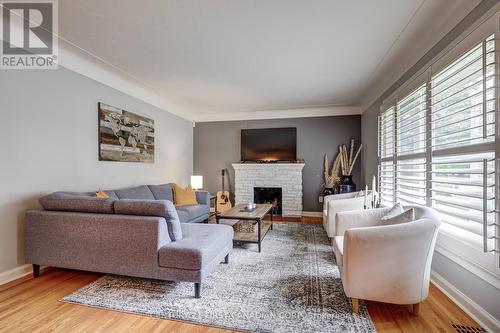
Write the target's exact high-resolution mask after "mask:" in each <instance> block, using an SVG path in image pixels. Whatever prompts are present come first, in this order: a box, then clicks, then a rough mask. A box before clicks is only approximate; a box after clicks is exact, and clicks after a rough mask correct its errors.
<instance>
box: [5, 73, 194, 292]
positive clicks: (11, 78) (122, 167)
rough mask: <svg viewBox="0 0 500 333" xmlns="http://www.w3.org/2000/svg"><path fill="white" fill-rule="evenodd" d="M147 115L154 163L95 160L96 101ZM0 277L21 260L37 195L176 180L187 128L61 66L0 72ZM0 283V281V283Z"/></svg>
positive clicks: (185, 173)
mask: <svg viewBox="0 0 500 333" xmlns="http://www.w3.org/2000/svg"><path fill="white" fill-rule="evenodd" d="M98 102H105V103H107V104H110V105H113V106H116V107H121V108H123V109H126V110H128V111H132V112H136V113H141V114H144V115H147V116H149V117H151V118H153V119H154V120H155V134H156V137H155V146H156V151H155V153H156V161H155V163H154V164H145V163H122V162H99V161H98V149H97V148H98V147H97V144H98V141H97V140H98V138H97V134H98V128H97V103H98ZM0 151H1V155H0V156H1V157H0V277H1V276H2V273H3V276H4V277H5V276H8V273H5V272H7V271H11V270H13V269H14V268H16V267H19V266H21V265H23V264H24V263H25V261H24V258H23V256H24V254H23V242H24V237H23V225H24V214H25V212H26V210H27V209H30V208H36V207H38V198H39V197H40V196H42V195H44V194H47V193H50V192H53V191H58V190H71V191H73V190H74V191H94V190H96V189H97V188H104V189H108V188H110V189H112V188H123V187H127V186H131V185H138V184H146V183H147V184H159V183H165V182H170V181H176V182H179V183H181V184H183V185H187V184H188V181H189V175H190V174H191V173H192V169H193V128H192V123H191V122H190V121H188V120H185V119H182V118H179V117H177V116H174V115H172V114H170V113H168V112H166V111H163V110H161V109H158V108H156V107H154V106H151V105H149V104H147V103H144V102H142V101H140V100H138V99H135V98H133V97H130V96H128V95H125V94H123V93H121V92H119V91H117V90H115V89H112V88H110V87H108V86H105V85H102V84H100V83H98V82H96V81H94V80H91V79H89V78H87V77H84V76H81V75H79V74H76V73H74V72H72V71H69V70H67V69H64V68H60V69H58V70H10V71H6V70H0ZM0 282H1V281H0Z"/></svg>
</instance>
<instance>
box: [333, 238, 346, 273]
mask: <svg viewBox="0 0 500 333" xmlns="http://www.w3.org/2000/svg"><path fill="white" fill-rule="evenodd" d="M333 251H334V252H335V259H336V260H337V265H338V266H342V259H343V257H344V236H335V237H334V238H333Z"/></svg>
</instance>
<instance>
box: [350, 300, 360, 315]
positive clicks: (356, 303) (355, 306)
mask: <svg viewBox="0 0 500 333" xmlns="http://www.w3.org/2000/svg"><path fill="white" fill-rule="evenodd" d="M351 303H352V312H354V313H355V314H359V299H357V298H351Z"/></svg>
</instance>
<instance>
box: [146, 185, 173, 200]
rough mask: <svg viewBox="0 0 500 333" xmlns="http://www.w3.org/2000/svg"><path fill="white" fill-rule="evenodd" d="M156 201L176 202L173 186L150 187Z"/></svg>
mask: <svg viewBox="0 0 500 333" xmlns="http://www.w3.org/2000/svg"><path fill="white" fill-rule="evenodd" d="M148 187H149V189H150V190H151V192H152V193H153V196H154V197H155V199H156V200H169V201H172V202H174V194H173V192H172V184H162V185H148Z"/></svg>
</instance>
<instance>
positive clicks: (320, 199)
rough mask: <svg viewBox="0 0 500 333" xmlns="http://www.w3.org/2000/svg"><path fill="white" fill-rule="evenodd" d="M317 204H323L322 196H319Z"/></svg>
mask: <svg viewBox="0 0 500 333" xmlns="http://www.w3.org/2000/svg"><path fill="white" fill-rule="evenodd" d="M319 203H323V196H322V195H320V196H319Z"/></svg>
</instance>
